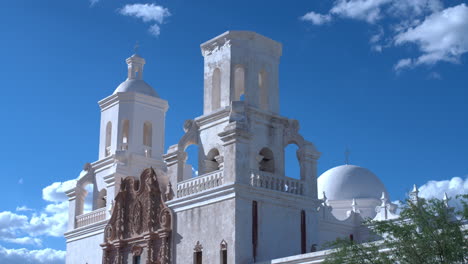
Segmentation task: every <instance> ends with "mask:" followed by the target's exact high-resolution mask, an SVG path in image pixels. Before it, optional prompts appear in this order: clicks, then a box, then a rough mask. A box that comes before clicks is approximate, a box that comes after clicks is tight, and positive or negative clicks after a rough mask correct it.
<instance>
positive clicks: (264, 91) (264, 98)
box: [258, 70, 268, 110]
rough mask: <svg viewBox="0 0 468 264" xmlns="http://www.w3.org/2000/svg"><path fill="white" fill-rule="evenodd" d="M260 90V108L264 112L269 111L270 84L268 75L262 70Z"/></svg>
mask: <svg viewBox="0 0 468 264" xmlns="http://www.w3.org/2000/svg"><path fill="white" fill-rule="evenodd" d="M258 89H259V94H258V97H259V107H260V109H263V110H268V84H267V73H266V72H265V71H264V70H261V71H260V72H259V73H258Z"/></svg>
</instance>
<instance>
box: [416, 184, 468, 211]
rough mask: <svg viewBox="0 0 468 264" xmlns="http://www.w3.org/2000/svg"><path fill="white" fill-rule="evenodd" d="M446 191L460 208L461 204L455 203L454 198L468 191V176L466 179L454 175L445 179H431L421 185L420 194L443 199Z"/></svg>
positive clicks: (428, 197) (453, 203)
mask: <svg viewBox="0 0 468 264" xmlns="http://www.w3.org/2000/svg"><path fill="white" fill-rule="evenodd" d="M445 192H446V193H447V195H448V197H449V198H452V201H451V205H452V206H455V207H458V208H460V206H461V205H460V204H459V203H455V201H454V200H453V198H455V196H457V195H458V194H467V193H468V176H467V177H465V179H464V180H463V179H462V178H460V177H453V178H452V179H450V180H445V181H429V182H427V183H425V184H424V185H422V186H421V187H419V196H421V197H423V198H426V199H430V198H437V199H442V198H443V197H444V193H445Z"/></svg>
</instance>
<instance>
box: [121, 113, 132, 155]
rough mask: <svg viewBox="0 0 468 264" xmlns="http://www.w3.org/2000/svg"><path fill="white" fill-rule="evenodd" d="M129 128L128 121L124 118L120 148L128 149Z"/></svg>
mask: <svg viewBox="0 0 468 264" xmlns="http://www.w3.org/2000/svg"><path fill="white" fill-rule="evenodd" d="M129 130H130V121H128V120H124V121H123V122H122V150H127V149H128V139H129V137H128V133H129Z"/></svg>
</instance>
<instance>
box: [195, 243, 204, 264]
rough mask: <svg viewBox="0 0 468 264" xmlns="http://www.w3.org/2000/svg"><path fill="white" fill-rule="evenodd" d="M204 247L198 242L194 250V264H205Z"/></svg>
mask: <svg viewBox="0 0 468 264" xmlns="http://www.w3.org/2000/svg"><path fill="white" fill-rule="evenodd" d="M202 251H203V246H202V245H201V244H200V241H197V244H196V245H195V247H194V248H193V263H194V264H203V252H202Z"/></svg>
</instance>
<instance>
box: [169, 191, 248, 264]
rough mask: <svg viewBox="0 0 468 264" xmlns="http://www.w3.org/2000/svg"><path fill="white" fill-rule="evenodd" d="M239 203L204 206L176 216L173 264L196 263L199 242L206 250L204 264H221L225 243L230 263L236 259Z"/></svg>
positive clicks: (229, 202)
mask: <svg viewBox="0 0 468 264" xmlns="http://www.w3.org/2000/svg"><path fill="white" fill-rule="evenodd" d="M235 208H236V206H235V200H234V199H228V200H223V201H221V202H217V203H212V204H207V205H200V206H197V207H194V208H190V209H186V210H183V211H179V212H177V213H176V214H175V218H174V227H173V236H172V237H173V238H172V239H173V241H172V243H173V251H172V256H173V260H174V263H173V264H188V263H193V253H194V247H195V245H196V244H197V241H200V244H201V245H202V246H203V260H204V263H205V262H206V263H218V261H219V259H220V250H221V242H222V241H223V240H225V241H226V242H227V244H228V263H241V262H235V259H234V247H233V246H234V241H235V240H234V236H235Z"/></svg>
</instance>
